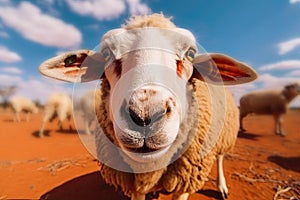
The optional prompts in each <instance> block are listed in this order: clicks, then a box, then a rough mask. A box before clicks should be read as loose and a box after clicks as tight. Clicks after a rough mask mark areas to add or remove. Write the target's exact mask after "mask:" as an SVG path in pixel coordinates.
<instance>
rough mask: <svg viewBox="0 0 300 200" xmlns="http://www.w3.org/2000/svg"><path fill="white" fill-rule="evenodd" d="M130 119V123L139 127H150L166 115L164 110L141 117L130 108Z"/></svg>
mask: <svg viewBox="0 0 300 200" xmlns="http://www.w3.org/2000/svg"><path fill="white" fill-rule="evenodd" d="M128 111H129V115H130V118H131V119H132V121H133V122H134V123H135V124H136V125H138V126H141V127H146V126H150V125H152V124H153V123H155V122H157V121H159V120H160V119H161V118H163V116H164V115H165V114H166V111H165V110H164V109H160V110H157V111H156V112H154V113H152V115H150V116H149V115H145V116H141V115H140V114H138V113H137V112H135V111H134V110H133V109H132V108H129V109H128Z"/></svg>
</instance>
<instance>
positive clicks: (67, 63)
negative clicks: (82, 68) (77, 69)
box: [64, 54, 77, 67]
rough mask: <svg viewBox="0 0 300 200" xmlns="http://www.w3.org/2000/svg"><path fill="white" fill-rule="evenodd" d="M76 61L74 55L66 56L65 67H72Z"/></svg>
mask: <svg viewBox="0 0 300 200" xmlns="http://www.w3.org/2000/svg"><path fill="white" fill-rule="evenodd" d="M76 61H77V56H76V55H75V54H73V55H70V56H68V57H67V58H66V59H65V60H64V62H65V66H66V67H69V66H70V65H72V64H73V63H75V62H76Z"/></svg>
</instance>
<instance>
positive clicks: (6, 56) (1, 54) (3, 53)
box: [0, 46, 22, 63]
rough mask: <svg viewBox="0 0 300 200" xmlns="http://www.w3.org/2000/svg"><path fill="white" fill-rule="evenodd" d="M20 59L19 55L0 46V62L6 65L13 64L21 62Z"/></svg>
mask: <svg viewBox="0 0 300 200" xmlns="http://www.w3.org/2000/svg"><path fill="white" fill-rule="evenodd" d="M21 60H22V58H21V56H20V55H19V54H17V53H16V52H13V51H10V50H8V49H7V48H6V47H4V46H0V61H2V62H6V63H13V62H18V61H21Z"/></svg>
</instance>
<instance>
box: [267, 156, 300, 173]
mask: <svg viewBox="0 0 300 200" xmlns="http://www.w3.org/2000/svg"><path fill="white" fill-rule="evenodd" d="M268 160H269V161H270V162H273V163H276V164H277V165H279V166H280V167H282V168H284V169H287V170H292V171H295V172H299V173H300V157H282V156H278V155H273V156H269V157H268Z"/></svg>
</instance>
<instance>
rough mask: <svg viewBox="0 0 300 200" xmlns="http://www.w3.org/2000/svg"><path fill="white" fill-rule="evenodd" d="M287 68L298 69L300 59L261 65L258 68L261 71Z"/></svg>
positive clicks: (299, 67)
mask: <svg viewBox="0 0 300 200" xmlns="http://www.w3.org/2000/svg"><path fill="white" fill-rule="evenodd" d="M287 69H300V60H285V61H281V62H276V63H272V64H268V65H263V66H261V67H260V68H259V70H261V71H270V70H287Z"/></svg>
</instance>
